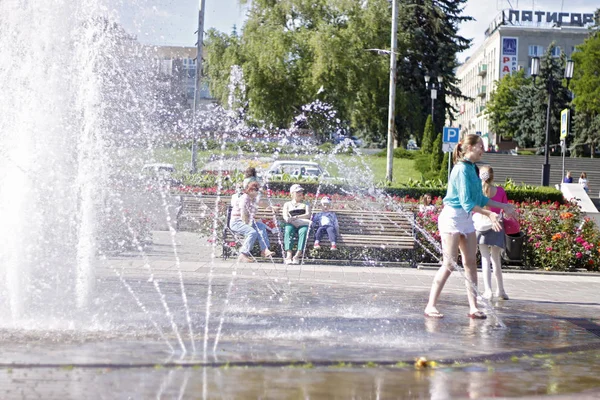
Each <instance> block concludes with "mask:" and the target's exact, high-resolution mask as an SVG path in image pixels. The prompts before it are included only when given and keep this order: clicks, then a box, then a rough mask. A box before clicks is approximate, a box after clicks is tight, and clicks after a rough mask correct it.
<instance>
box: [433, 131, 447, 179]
mask: <svg viewBox="0 0 600 400" xmlns="http://www.w3.org/2000/svg"><path fill="white" fill-rule="evenodd" d="M443 159H444V152H443V151H442V134H441V133H438V135H437V138H436V139H435V141H434V142H433V148H432V150H431V168H430V169H431V171H432V172H434V173H435V174H436V175H438V174H439V171H440V168H441V166H442V160H443Z"/></svg>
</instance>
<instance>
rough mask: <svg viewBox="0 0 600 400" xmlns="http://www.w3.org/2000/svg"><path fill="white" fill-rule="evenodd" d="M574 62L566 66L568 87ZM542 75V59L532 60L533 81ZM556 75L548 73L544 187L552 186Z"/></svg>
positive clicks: (569, 61)
mask: <svg viewBox="0 0 600 400" xmlns="http://www.w3.org/2000/svg"><path fill="white" fill-rule="evenodd" d="M573 67H574V62H573V60H568V61H567V65H566V66H565V72H564V73H565V79H566V80H567V87H568V85H569V81H570V80H571V78H572V77H573ZM539 74H540V58H539V57H533V58H532V59H531V76H533V81H534V82H535V79H536V78H537V77H538V76H539ZM554 84H555V81H554V75H552V71H550V72H549V73H548V81H547V84H546V90H547V91H548V108H547V109H546V143H545V145H544V165H543V166H542V186H550V123H551V122H550V116H551V113H552V95H553V93H554Z"/></svg>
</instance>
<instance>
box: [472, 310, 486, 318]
mask: <svg viewBox="0 0 600 400" xmlns="http://www.w3.org/2000/svg"><path fill="white" fill-rule="evenodd" d="M468 316H469V318H472V319H486V318H487V315H485V314H484V313H482V312H481V311H477V312H474V313H472V314H468Z"/></svg>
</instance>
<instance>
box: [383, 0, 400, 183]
mask: <svg viewBox="0 0 600 400" xmlns="http://www.w3.org/2000/svg"><path fill="white" fill-rule="evenodd" d="M391 36H392V38H391V51H390V94H389V104H388V135H387V161H386V173H385V180H386V181H387V182H389V183H392V179H393V173H394V136H395V135H394V132H395V116H396V50H397V48H398V40H397V37H398V0H392V35H391Z"/></svg>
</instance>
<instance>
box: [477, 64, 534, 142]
mask: <svg viewBox="0 0 600 400" xmlns="http://www.w3.org/2000/svg"><path fill="white" fill-rule="evenodd" d="M528 84H530V79H528V78H526V77H525V70H521V71H518V72H517V73H516V74H508V75H505V76H504V78H502V79H500V80H499V81H496V82H495V86H496V88H495V90H494V91H493V92H492V94H491V96H490V100H489V101H488V102H487V104H486V108H485V114H486V115H487V117H488V120H489V123H490V130H491V131H492V132H495V133H496V134H498V135H502V136H503V137H505V138H508V137H513V136H514V135H515V132H516V130H517V126H516V124H515V123H514V121H513V120H512V119H511V118H509V116H508V113H509V112H510V111H511V110H512V109H513V108H514V107H516V105H517V94H518V92H519V89H520V88H521V87H523V86H526V85H528Z"/></svg>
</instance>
